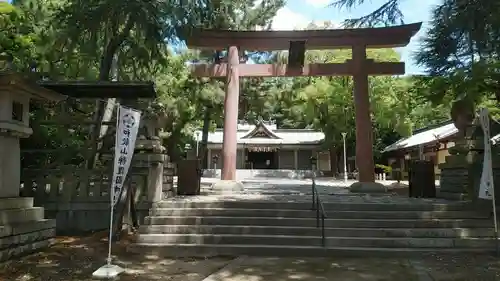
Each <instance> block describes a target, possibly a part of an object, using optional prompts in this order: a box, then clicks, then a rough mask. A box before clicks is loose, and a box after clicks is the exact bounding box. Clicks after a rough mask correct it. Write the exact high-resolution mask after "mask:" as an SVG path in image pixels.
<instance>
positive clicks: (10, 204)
mask: <svg viewBox="0 0 500 281" xmlns="http://www.w3.org/2000/svg"><path fill="white" fill-rule="evenodd" d="M31 207H33V198H32V197H12V198H0V211H2V210H8V209H19V208H31Z"/></svg>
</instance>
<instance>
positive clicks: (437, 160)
mask: <svg viewBox="0 0 500 281" xmlns="http://www.w3.org/2000/svg"><path fill="white" fill-rule="evenodd" d="M453 145H454V143H453V142H449V143H448V144H447V145H446V146H444V145H443V146H441V148H440V150H438V151H429V152H425V153H424V159H425V160H431V161H433V162H434V174H435V175H436V178H437V179H439V175H440V174H441V170H440V169H439V164H441V163H444V162H445V161H446V156H448V155H450V153H449V152H448V148H450V147H453ZM406 157H408V156H406ZM412 159H418V158H416V157H415V156H414V155H413V157H412ZM408 162H409V161H408V160H405V156H401V157H392V158H389V159H388V163H389V166H393V168H394V166H396V167H402V172H403V175H404V177H405V178H407V177H408V168H409V167H408ZM393 164H394V165H393Z"/></svg>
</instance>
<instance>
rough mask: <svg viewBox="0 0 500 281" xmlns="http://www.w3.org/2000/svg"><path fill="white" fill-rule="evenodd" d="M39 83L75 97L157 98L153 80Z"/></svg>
mask: <svg viewBox="0 0 500 281" xmlns="http://www.w3.org/2000/svg"><path fill="white" fill-rule="evenodd" d="M38 85H40V86H42V87H44V88H46V89H49V90H52V91H54V92H58V93H60V94H62V95H66V96H70V97H73V98H121V99H134V98H155V97H156V90H155V85H154V83H153V82H109V81H107V82H105V81H57V82H55V81H39V82H38Z"/></svg>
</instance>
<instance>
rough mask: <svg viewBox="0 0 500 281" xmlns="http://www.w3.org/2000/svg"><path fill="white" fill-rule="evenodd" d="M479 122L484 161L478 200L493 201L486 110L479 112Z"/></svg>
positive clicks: (489, 140) (488, 125) (488, 127)
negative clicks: (482, 138)
mask: <svg viewBox="0 0 500 281" xmlns="http://www.w3.org/2000/svg"><path fill="white" fill-rule="evenodd" d="M479 121H480V122H481V127H482V128H483V132H484V159H483V172H482V174H481V182H480V185H479V198H481V199H487V200H494V196H495V188H494V183H493V166H492V160H491V133H490V118H489V112H488V109H486V108H482V109H481V110H480V112H479Z"/></svg>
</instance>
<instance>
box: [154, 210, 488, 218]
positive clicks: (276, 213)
mask: <svg viewBox="0 0 500 281" xmlns="http://www.w3.org/2000/svg"><path fill="white" fill-rule="evenodd" d="M150 215H151V216H216V217H217V216H227V217H289V218H312V217H315V216H316V212H314V211H311V210H293V209H291V210H283V209H281V210H276V209H236V208H199V209H194V208H170V209H169V208H154V209H151V210H150ZM326 215H327V217H328V218H338V219H438V218H443V219H466V218H467V219H471V218H479V219H487V218H489V215H488V214H486V213H479V212H470V211H400V212H393V211H331V212H327V214H326Z"/></svg>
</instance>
